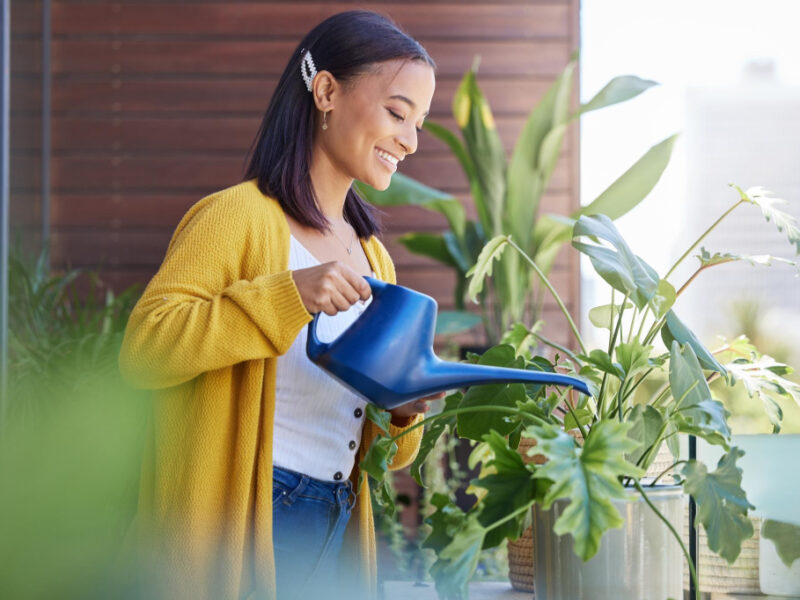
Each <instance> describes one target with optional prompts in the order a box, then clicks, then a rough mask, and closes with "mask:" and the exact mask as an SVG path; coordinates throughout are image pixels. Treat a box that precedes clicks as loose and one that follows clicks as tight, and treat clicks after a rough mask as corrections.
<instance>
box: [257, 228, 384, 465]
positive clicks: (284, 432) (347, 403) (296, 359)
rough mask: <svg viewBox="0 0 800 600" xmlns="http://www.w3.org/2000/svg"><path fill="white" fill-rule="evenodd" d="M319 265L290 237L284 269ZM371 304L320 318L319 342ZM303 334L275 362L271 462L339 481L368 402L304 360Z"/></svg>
mask: <svg viewBox="0 0 800 600" xmlns="http://www.w3.org/2000/svg"><path fill="white" fill-rule="evenodd" d="M319 264H320V262H319V261H318V260H317V259H316V258H315V257H314V255H313V254H311V252H309V251H308V250H307V249H306V248H305V247H304V246H303V245H302V244H301V243H300V242H299V241H298V240H297V239H296V238H295V237H294V236H293V235H290V249H289V269H291V270H296V269H305V268H308V267H314V266H317V265H319ZM372 276H373V277H374V276H375V272H374V271H373V273H372ZM370 302H372V298H370V299H369V300H367V301H366V302H364V303H360V302H357V303H356V304H354V305H353V306H351V307H350V308H349V309H348V310H346V311H342V312H339V313H337V314H336V315H335V316H333V317H331V316H328V315H326V314H324V313H323V314H322V315H320V318H319V321H318V322H317V337H318V338H319V340H320V341H322V342H330V341H332V340H334V339H336V338H337V337H338V336H339V334H341V333H342V332H343V331H344V330H345V329H347V327H348V326H350V325H351V324H352V323H353V321H355V320H356V319H357V318H358V317H359V315H360V314H361V312H363V310H364V308H366V306H368V305H369V303H370ZM307 336H308V326H306V327H303V329H302V330H301V331H300V333H299V334H298V335H297V338H295V340H294V343H293V344H292V346H291V347H290V348H289V350H288V351H287V352H286V353H285V354H283V355H281V356H279V357H278V359H277V361H278V362H277V376H276V377H277V378H276V382H275V429H274V433H273V450H272V461H273V463H274V464H275V465H277V466H279V467H283V468H285V469H291V470H292V471H297V472H299V473H305V474H306V475H309V476H311V477H314V478H316V479H321V480H323V481H344V480H346V479H347V478H348V477H349V475H350V472H351V471H352V469H353V465H354V464H355V456H356V452H357V451H358V447H359V445H360V440H361V430H362V429H363V427H364V419H365V418H366V415H365V410H364V408H365V406H366V404H367V403H366V402H365V401H364V400H362V399H361V398H360V397H358V396H356V395H355V394H354V393H353V392H351V391H350V390H348V389H347V388H346V387H344V386H343V385H342V384H340V383H339V382H338V381H336V380H335V379H333V378H332V377H331V376H330V375H328V374H327V373H326V372H325V371H323V370H322V369H320V368H319V367H318V366H317V365H315V364H314V363H312V362H311V360H309V358H308V355H307V354H306V339H307Z"/></svg>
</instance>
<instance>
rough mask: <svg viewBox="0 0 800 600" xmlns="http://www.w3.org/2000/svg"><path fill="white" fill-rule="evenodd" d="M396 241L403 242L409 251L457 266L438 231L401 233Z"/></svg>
mask: <svg viewBox="0 0 800 600" xmlns="http://www.w3.org/2000/svg"><path fill="white" fill-rule="evenodd" d="M397 241H398V242H400V243H401V244H403V246H405V247H406V248H407V249H408V250H409V251H410V252H413V253H414V254H419V255H421V256H427V257H428V258H432V259H434V260H438V261H439V262H441V263H444V264H446V265H448V266H450V267H454V268H458V266H459V265H458V263H457V262H456V260H455V259H454V258H453V255H452V254H450V250H449V249H448V248H447V244H446V243H445V241H444V238H443V237H442V236H441V235H439V234H438V233H406V234H405V235H401V236H400V237H399V238H398V239H397Z"/></svg>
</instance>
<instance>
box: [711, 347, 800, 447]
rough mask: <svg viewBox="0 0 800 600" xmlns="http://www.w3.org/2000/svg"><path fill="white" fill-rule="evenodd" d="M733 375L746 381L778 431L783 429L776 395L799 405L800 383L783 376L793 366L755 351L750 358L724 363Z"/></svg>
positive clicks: (745, 385)
mask: <svg viewBox="0 0 800 600" xmlns="http://www.w3.org/2000/svg"><path fill="white" fill-rule="evenodd" d="M725 367H726V368H727V369H728V371H730V373H731V375H732V376H733V379H734V380H736V381H741V382H742V384H744V387H745V389H746V390H747V394H748V395H749V396H750V397H751V398H753V397H754V396H758V397H759V398H760V399H761V402H762V403H763V405H764V412H765V413H766V414H767V417H768V418H769V420H770V422H771V423H772V426H773V428H774V429H775V432H776V433H777V432H778V431H780V429H781V420H782V419H783V410H782V409H781V407H780V405H779V404H778V403H777V402H776V400H775V398H777V397H781V398H786V399H789V400H793V401H794V402H795V403H797V404H798V406H800V384H798V383H795V382H794V381H792V380H790V379H786V378H785V377H783V376H784V375H790V374H791V373H793V369H792V368H791V367H790V366H788V365H786V364H784V363H779V362H777V361H776V360H775V359H774V358H772V357H771V356H767V355H766V354H764V355H758V354H757V353H755V352H753V353H751V355H750V358H749V359H747V358H743V357H741V358H736V359H734V360H733V361H732V362H730V363H728V364H726V365H725Z"/></svg>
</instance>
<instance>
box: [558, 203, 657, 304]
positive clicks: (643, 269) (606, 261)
mask: <svg viewBox="0 0 800 600" xmlns="http://www.w3.org/2000/svg"><path fill="white" fill-rule="evenodd" d="M584 236H585V237H588V238H590V239H592V240H603V241H605V242H608V243H609V244H611V246H612V247H613V249H611V248H606V247H605V246H600V245H597V244H586V243H583V242H579V241H576V240H577V239H578V238H580V237H584ZM572 238H573V241H572V245H573V247H575V248H576V249H577V250H579V251H580V252H581V253H583V254H586V255H587V256H588V257H589V259H590V260H591V262H592V266H593V267H594V269H595V271H597V274H598V275H600V277H602V278H603V279H604V280H605V281H606V282H607V283H608V284H609V285H610V286H611V287H613V288H614V289H616V290H619V291H621V292H622V293H623V294H625V295H627V296H628V297H629V298H630V299H631V301H632V302H633V303H634V304H635V305H636V306H638V307H639V308H640V309H642V308H644V307H645V306H646V305H647V303H648V302H649V301H650V299H651V298H652V297H653V295H654V294H655V293H656V291H657V289H658V283H659V277H658V273H656V272H655V270H654V269H653V268H652V267H651V266H650V265H648V264H647V263H646V262H645V261H643V260H642V259H641V258H639V257H638V256H636V255H635V254H634V253H633V251H632V250H631V249H630V247H629V246H628V244H627V243H626V242H625V240H624V239H623V238H622V235H620V233H619V231H617V228H616V227H615V226H614V223H613V222H612V221H611V219H609V218H608V217H607V216H605V215H592V216H588V217H587V216H581V217H580V218H579V219H578V221H577V222H576V223H575V227H574V228H573V229H572Z"/></svg>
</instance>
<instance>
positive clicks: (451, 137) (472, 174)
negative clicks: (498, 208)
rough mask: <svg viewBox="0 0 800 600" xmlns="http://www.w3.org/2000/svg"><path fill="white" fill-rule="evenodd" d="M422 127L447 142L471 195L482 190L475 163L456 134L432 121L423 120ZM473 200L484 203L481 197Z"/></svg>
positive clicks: (477, 203)
mask: <svg viewBox="0 0 800 600" xmlns="http://www.w3.org/2000/svg"><path fill="white" fill-rule="evenodd" d="M422 127H423V129H426V130H427V131H428V132H430V133H431V134H433V136H434V137H436V138H438V139H439V140H441V141H442V142H444V143H445V144H447V146H448V147H449V148H450V151H451V152H452V153H453V154H454V155H455V157H456V159H458V163H459V164H460V165H461V169H462V170H463V171H464V175H466V177H467V181H469V182H470V185H471V187H472V193H473V196H474V195H475V194H476V193H477V194H481V193H482V192H481V188H480V182H479V181H478V174H477V171H476V170H475V164H474V163H473V162H472V158H471V157H470V155H469V153H468V152H467V149H466V148H465V147H464V144H463V143H462V142H461V140H460V139H458V137H457V136H456V134H454V133H453V132H452V131H450V130H449V129H447V128H446V127H444V126H442V125H439V124H438V123H434V122H433V121H425V123H424V124H423V125H422ZM474 200H475V204H476V205H482V204H484V202H483V198H482V197H481V198H474Z"/></svg>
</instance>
